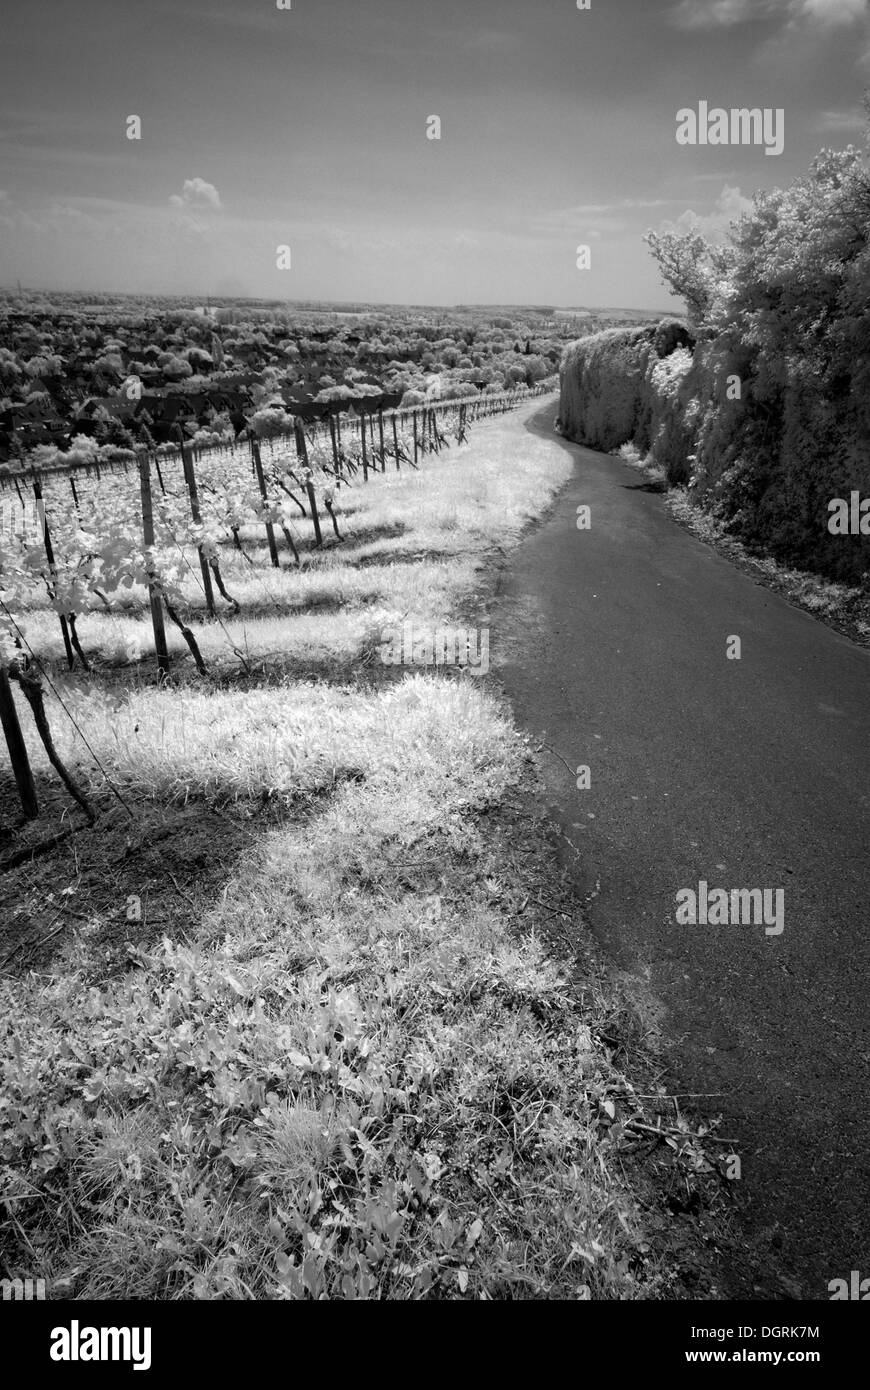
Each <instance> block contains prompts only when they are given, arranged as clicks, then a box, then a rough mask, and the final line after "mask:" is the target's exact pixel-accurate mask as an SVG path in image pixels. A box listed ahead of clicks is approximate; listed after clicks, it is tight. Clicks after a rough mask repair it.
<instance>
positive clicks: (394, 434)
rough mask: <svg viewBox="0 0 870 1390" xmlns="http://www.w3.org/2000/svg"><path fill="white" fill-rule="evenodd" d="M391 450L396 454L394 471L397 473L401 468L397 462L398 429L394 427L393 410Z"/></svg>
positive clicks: (394, 413) (394, 416) (394, 415)
mask: <svg viewBox="0 0 870 1390" xmlns="http://www.w3.org/2000/svg"><path fill="white" fill-rule="evenodd" d="M393 452H394V454H395V456H396V472H397V473H398V472H399V471H400V469H401V464H400V463H399V431H398V429H397V428H396V412H395V411H393Z"/></svg>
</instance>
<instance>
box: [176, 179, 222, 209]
mask: <svg viewBox="0 0 870 1390" xmlns="http://www.w3.org/2000/svg"><path fill="white" fill-rule="evenodd" d="M169 201H170V203H171V204H172V206H173V207H176V208H184V207H191V206H193V207H200V208H203V207H212V208H219V207H220V206H221V198H220V194H219V193H218V191H217V189H216V188H215V186H214V184H213V183H207V182H206V180H205V179H200V178H196V179H185V180H184V187H183V188H182V190H181V195H180V196H179V194H177V193H173V194H172V197H171V198H170V199H169Z"/></svg>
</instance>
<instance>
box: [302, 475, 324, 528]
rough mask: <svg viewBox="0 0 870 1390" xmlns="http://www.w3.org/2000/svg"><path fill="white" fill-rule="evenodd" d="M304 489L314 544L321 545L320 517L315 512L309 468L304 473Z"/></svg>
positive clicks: (312, 484)
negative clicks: (312, 524)
mask: <svg viewBox="0 0 870 1390" xmlns="http://www.w3.org/2000/svg"><path fill="white" fill-rule="evenodd" d="M305 491H306V492H307V493H308V505H309V507H310V508H311V520H312V521H313V522H314V544H315V545H323V536H322V535H321V533H320V517H319V516H318V514H317V498H316V497H315V495H314V483H313V482H312V481H311V471H310V469H309V470H308V471H307V472H306V475H305Z"/></svg>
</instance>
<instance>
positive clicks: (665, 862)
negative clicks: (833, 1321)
mask: <svg viewBox="0 0 870 1390" xmlns="http://www.w3.org/2000/svg"><path fill="white" fill-rule="evenodd" d="M554 414H555V407H554V406H553V405H552V403H550V404H548V405H547V406H546V407H545V408H544V409H543V410H542V411H540V412H538V414H537V415H535V416H534V417H533V420H532V421H531V422H530V423H529V426H528V428H530V429H532V430H534V431H535V432H537V433H539V434H544V435H547V436H552V437H554V438H558V436H555V435H554V433H553V430H552V421H553V417H554ZM560 444H561V447H564V448H567V449H569V450H570V452H571V454H572V455H573V456H574V459H575V471H574V477H573V479H572V480H571V481H570V482H569V484H568V485H567V487H566V489H565V491H564V492H563V493H562V494H561V497H560V499H559V501H558V503H557V505H556V507H555V510H554V512H553V513H552V514H551V516H550V518H549V519H548V520H547V521H546V522H545V523H544V524H542V525H541V526H540V527H539V528H538V529H537V530H536V531H535V532H534V533H533V534H532V535H531V537H530V538H529V539H528V540H527V541H526V542H525V543H524V544H523V545H522V546H521V547H520V548H519V550H517V551H516V552H515V553H514V555H513V557H512V559H511V561H510V562H509V565H508V568H507V570H506V571H505V574H504V576H503V579H502V582H501V585H500V588H499V593H498V596H497V599H496V603H495V607H494V610H493V614H492V619H491V633H492V637H491V641H492V647H493V659H494V662H495V665H496V673H497V675H498V676H499V678H500V679H501V681H502V682H503V684H504V686H505V688H506V691H507V693H508V695H509V696H510V698H511V700H512V702H513V705H514V708H515V711H516V714H517V717H518V719H519V722H520V723H521V724H522V725H523V726H524V727H525V728H526V729H527V730H529V731H530V732H532V733H534V734H536V735H538V736H539V737H540V738H542V739H544V740H545V741H546V742H547V743H548V744H549V745H550V746H551V747H552V748H553V749H554V750H555V751H556V752H557V753H558V754H560V755H561V757H562V758H564V759H565V762H567V763H568V764H569V765H570V767H571V768H576V767H577V766H578V765H579V764H588V765H589V766H590V768H591V775H592V785H591V789H590V790H587V791H579V790H577V789H576V786H575V784H574V780H573V778H572V777H571V776H569V773H568V771H567V769H566V768H565V766H564V765H563V763H562V762H560V761H559V759H558V758H557V757H552V758H550V757H549V755H546V762H547V773H548V791H549V794H550V797H551V803H552V804H551V812H552V814H553V817H554V819H555V820H557V821H558V823H559V824H560V825H561V827H562V830H563V833H564V835H565V836H566V837H567V839H568V840H569V841H570V842H571V845H572V846H573V847H574V849H575V850H576V854H574V855H572V854H571V853H570V851H569V852H568V858H569V860H573V864H574V873H575V878H576V881H577V883H578V886H579V889H580V892H581V896H583V897H584V898H587V899H588V914H589V919H590V922H591V925H592V928H593V930H594V932H595V934H596V936H597V937H598V939H599V940H600V941H602V942H603V943H604V944H605V945H606V946H607V948H608V949H609V951H610V953H611V954H612V956H613V957H614V958H615V959H616V961H617V963H618V964H619V966H620V967H621V968H622V969H624V970H626V971H628V972H630V974H631V975H632V976H633V977H635V979H637V980H639V981H641V982H642V985H643V992H644V993H645V994H647V995H648V997H649V999H650V1000H651V1001H652V1002H653V1004H654V1005H660V1006H663V1017H664V1020H665V1022H664V1031H665V1035H666V1040H667V1045H668V1047H669V1049H670V1056H671V1058H672V1061H673V1067H674V1070H675V1072H676V1075H677V1076H678V1078H679V1081H680V1083H681V1085H682V1087H683V1089H684V1090H685V1091H691V1092H705V1093H709V1092H723V1093H724V1096H723V1099H722V1100H721V1101H711V1102H709V1104H710V1105H712V1106H713V1107H714V1108H716V1107H717V1106H718V1107H721V1108H722V1109H723V1110H724V1113H725V1115H726V1117H727V1127H725V1126H723V1130H722V1132H723V1133H725V1134H732V1133H734V1134H736V1135H737V1136H738V1137H739V1139H740V1145H739V1152H740V1153H741V1155H742V1168H743V1178H742V1182H743V1188H742V1189H741V1190H742V1193H743V1196H744V1198H745V1199H747V1200H748V1204H749V1206H748V1227H747V1229H748V1232H749V1235H750V1239H751V1240H752V1241H753V1243H755V1244H756V1245H757V1248H758V1249H759V1250H760V1251H761V1252H766V1253H767V1255H768V1257H769V1258H772V1261H773V1267H774V1269H775V1270H777V1271H779V1274H778V1275H777V1276H775V1277H774V1278H773V1282H771V1279H770V1278H768V1279H764V1278H763V1279H762V1282H761V1284H760V1285H757V1286H756V1287H757V1290H758V1292H759V1293H760V1294H762V1296H766V1297H770V1296H774V1297H776V1296H782V1295H787V1294H788V1293H792V1294H795V1295H800V1296H803V1297H805V1298H820V1299H826V1298H827V1297H828V1290H827V1285H828V1283H829V1281H830V1280H831V1279H834V1278H846V1279H848V1277H849V1273H850V1271H851V1270H853V1269H858V1270H860V1271H861V1273H862V1277H865V1278H868V1277H870V1236H868V1212H870V1203H868V1195H870V1130H868V1124H867V1115H868V1072H870V1065H868V1064H870V1038H868V1032H870V1029H868V1024H870V1004H868V982H870V974H868V933H870V858H868V855H870V652H867V651H865V650H862V649H859V648H857V647H856V646H854V645H853V644H852V643H850V642H849V641H848V640H847V639H846V638H844V637H841V636H839V635H838V634H837V633H835V632H833V631H832V630H831V629H830V628H827V627H825V626H824V625H822V624H821V623H819V622H817V621H816V620H815V619H813V618H811V617H810V616H809V615H808V614H806V613H804V612H802V611H800V610H798V609H796V608H793V607H792V606H791V605H789V604H788V603H787V602H785V600H784V599H782V598H781V597H779V596H778V595H776V594H774V593H773V592H771V591H770V590H768V589H765V588H763V587H762V586H760V585H758V584H756V583H755V582H754V581H753V580H752V579H751V578H750V577H749V576H748V575H746V574H744V573H742V572H741V571H739V570H737V569H735V568H733V566H732V565H730V564H729V563H728V562H727V561H726V560H725V559H723V558H720V557H719V556H718V555H717V554H716V553H715V552H714V551H713V550H711V549H710V548H709V547H708V546H706V545H704V544H703V543H702V542H701V541H699V540H697V539H695V538H694V537H693V536H691V535H690V534H688V533H687V532H686V531H684V530H682V529H681V528H680V527H679V526H677V525H676V524H675V523H674V522H673V521H672V520H671V518H670V516H669V515H668V513H667V511H666V508H665V505H664V502H663V500H662V498H661V497H660V496H658V495H656V494H654V493H651V492H649V491H647V490H645V485H644V480H643V478H642V476H641V475H640V474H639V473H638V472H637V471H635V470H634V469H632V468H630V467H628V466H627V465H625V464H623V463H621V462H620V461H619V460H618V459H615V458H612V457H609V456H607V455H604V454H599V453H596V452H594V451H592V450H590V449H585V448H581V447H579V446H576V445H569V444H566V443H564V442H563V441H560ZM581 503H583V504H587V505H589V506H590V507H591V510H592V527H591V530H589V531H578V530H577V528H576V509H577V506H578V505H579V504H581ZM732 635H737V636H739V637H740V639H741V644H742V657H741V659H740V660H739V661H729V660H726V639H727V638H728V637H729V636H732ZM702 879H703V880H705V881H706V882H707V883H708V884H709V885H710V887H711V889H712V888H713V887H721V888H726V889H731V888H769V889H777V888H781V889H783V890H784V895H785V896H784V906H785V918H784V921H785V926H784V931H783V932H782V934H781V935H779V936H774V935H771V936H768V935H766V933H765V931H764V927H763V926H760V925H759V926H754V925H728V926H710V925H707V926H702V925H697V926H690V925H686V926H679V925H677V923H676V920H675V914H676V896H675V895H676V893H677V891H678V890H679V889H682V888H690V887H691V888H695V889H697V887H698V884H699V881H700V880H702ZM778 1280H779V1281H780V1282H777V1281H778Z"/></svg>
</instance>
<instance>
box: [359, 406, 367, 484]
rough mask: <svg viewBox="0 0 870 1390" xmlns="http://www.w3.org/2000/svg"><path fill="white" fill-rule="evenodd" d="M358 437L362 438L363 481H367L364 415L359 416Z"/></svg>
mask: <svg viewBox="0 0 870 1390" xmlns="http://www.w3.org/2000/svg"><path fill="white" fill-rule="evenodd" d="M359 437H360V439H361V440H362V466H363V482H364V483H367V482H368V480H369V461H368V455H367V454H366V417H365V416H364V415H360V417H359Z"/></svg>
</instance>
